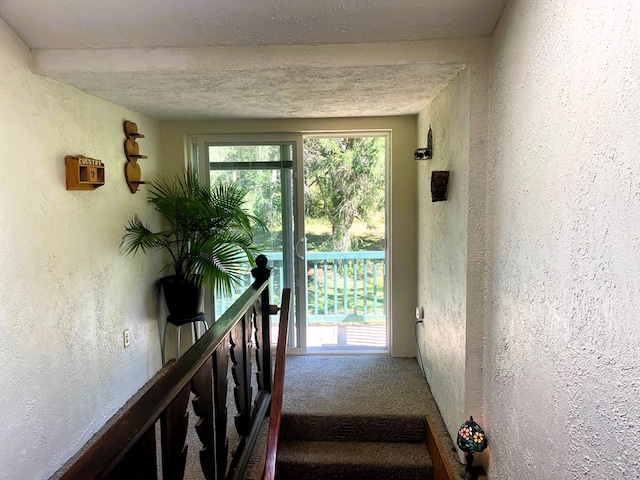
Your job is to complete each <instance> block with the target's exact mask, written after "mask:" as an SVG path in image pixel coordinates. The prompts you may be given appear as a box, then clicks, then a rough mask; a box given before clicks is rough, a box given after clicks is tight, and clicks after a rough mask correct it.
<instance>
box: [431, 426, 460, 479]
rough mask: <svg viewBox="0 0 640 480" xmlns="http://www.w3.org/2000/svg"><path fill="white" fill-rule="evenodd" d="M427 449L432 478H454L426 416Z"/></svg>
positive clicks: (435, 433)
mask: <svg viewBox="0 0 640 480" xmlns="http://www.w3.org/2000/svg"><path fill="white" fill-rule="evenodd" d="M427 450H428V451H429V455H430V456H431V461H432V462H433V480H455V478H456V477H455V475H454V474H453V470H451V466H450V465H449V462H448V460H447V455H446V453H445V451H444V448H443V447H442V443H441V442H440V439H439V438H438V433H437V432H436V429H435V427H434V425H433V422H432V421H431V419H430V418H429V417H427Z"/></svg>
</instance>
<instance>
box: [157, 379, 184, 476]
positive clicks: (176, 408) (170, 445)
mask: <svg viewBox="0 0 640 480" xmlns="http://www.w3.org/2000/svg"><path fill="white" fill-rule="evenodd" d="M190 393H191V390H190V388H189V385H188V384H187V385H186V386H185V387H184V388H183V389H182V391H181V392H180V393H179V394H178V395H177V396H176V398H175V399H174V400H173V402H171V404H170V405H169V406H168V407H167V408H166V409H165V411H164V412H162V415H161V416H160V432H161V438H162V477H163V478H172V479H173V478H183V477H184V467H185V464H186V461H187V448H188V447H187V445H186V444H185V439H186V438H187V428H188V426H189V412H187V404H188V403H189V394H190Z"/></svg>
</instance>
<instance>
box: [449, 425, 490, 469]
mask: <svg viewBox="0 0 640 480" xmlns="http://www.w3.org/2000/svg"><path fill="white" fill-rule="evenodd" d="M456 443H457V444H458V448H460V450H462V451H463V452H466V454H467V456H466V458H467V479H468V480H477V478H478V474H479V471H478V470H482V469H481V468H480V469H478V468H475V469H474V468H472V465H473V454H474V453H476V452H482V451H483V450H484V449H485V448H487V444H488V442H487V435H486V434H485V433H484V430H483V429H482V427H481V426H480V425H478V424H477V423H476V422H474V421H473V417H469V420H468V421H467V422H464V423H463V424H462V425H460V428H459V429H458V440H457V441H456Z"/></svg>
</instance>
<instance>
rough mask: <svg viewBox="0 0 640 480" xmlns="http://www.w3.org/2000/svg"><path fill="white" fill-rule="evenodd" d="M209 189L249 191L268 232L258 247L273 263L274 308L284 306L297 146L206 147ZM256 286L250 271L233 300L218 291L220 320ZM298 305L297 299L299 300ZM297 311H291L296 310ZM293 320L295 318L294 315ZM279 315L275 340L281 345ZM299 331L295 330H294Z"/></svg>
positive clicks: (258, 235) (258, 232)
mask: <svg viewBox="0 0 640 480" xmlns="http://www.w3.org/2000/svg"><path fill="white" fill-rule="evenodd" d="M205 147H206V148H205V155H206V158H207V164H208V173H209V182H210V185H212V186H213V185H215V184H217V183H236V184H239V185H240V186H242V187H243V188H244V189H245V190H246V191H247V196H246V205H245V207H246V208H247V210H248V211H249V212H250V213H251V214H252V215H254V216H255V217H257V218H259V219H261V220H262V221H263V222H264V223H265V225H266V227H267V230H266V231H265V230H262V229H254V244H255V245H256V246H257V248H258V250H259V251H260V253H263V254H264V255H266V256H267V257H268V259H269V267H271V268H272V271H271V287H270V288H271V303H273V304H276V305H279V304H280V295H281V292H282V289H283V288H286V287H289V288H293V284H294V252H293V233H292V228H293V174H292V166H293V164H292V157H293V146H292V145H286V144H284V145H283V144H259V145H258V144H251V145H246V144H245V145H243V144H214V143H207V144H205ZM251 283H253V278H252V277H251V266H250V265H249V264H248V263H247V268H246V275H245V276H244V278H243V279H242V282H241V283H240V284H239V285H237V286H236V287H235V288H234V291H233V292H232V294H231V295H230V296H227V295H223V294H222V293H220V292H214V307H213V310H214V313H213V317H214V319H215V320H217V319H218V318H219V317H220V316H221V315H222V313H224V312H225V311H226V310H227V309H228V308H229V306H230V305H231V304H232V303H233V302H234V301H235V300H236V299H237V298H238V297H239V296H240V295H241V294H242V292H244V291H245V290H246V289H247V287H248V286H249V285H250V284H251ZM294 301H295V300H294ZM293 310H295V309H294V308H292V311H293ZM292 317H293V316H292ZM276 322H277V316H273V317H272V335H271V338H272V339H273V341H274V342H275V341H276V340H277V323H276ZM290 330H291V331H292V332H295V329H294V328H291V329H290Z"/></svg>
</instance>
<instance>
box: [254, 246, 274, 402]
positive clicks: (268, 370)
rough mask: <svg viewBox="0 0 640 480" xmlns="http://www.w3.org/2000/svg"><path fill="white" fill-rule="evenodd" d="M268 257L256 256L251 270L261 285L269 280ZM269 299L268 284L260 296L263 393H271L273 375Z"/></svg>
mask: <svg viewBox="0 0 640 480" xmlns="http://www.w3.org/2000/svg"><path fill="white" fill-rule="evenodd" d="M267 263H268V259H267V257H266V255H258V256H257V257H256V265H257V266H256V268H254V269H253V270H251V275H252V276H253V278H254V279H255V280H256V281H257V282H260V284H261V285H262V284H263V283H264V282H266V281H268V280H269V277H270V276H271V269H270V268H269V267H267ZM270 300H271V295H270V289H269V285H267V288H265V289H264V290H263V291H262V296H261V298H260V312H257V313H258V314H259V315H260V325H259V328H260V337H259V341H260V342H261V345H260V346H261V348H260V356H261V358H260V360H261V363H262V369H261V370H262V390H263V391H264V392H265V393H271V378H272V375H273V369H272V365H271V318H270V314H271V311H270V310H271V307H270V305H269V302H270Z"/></svg>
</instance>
